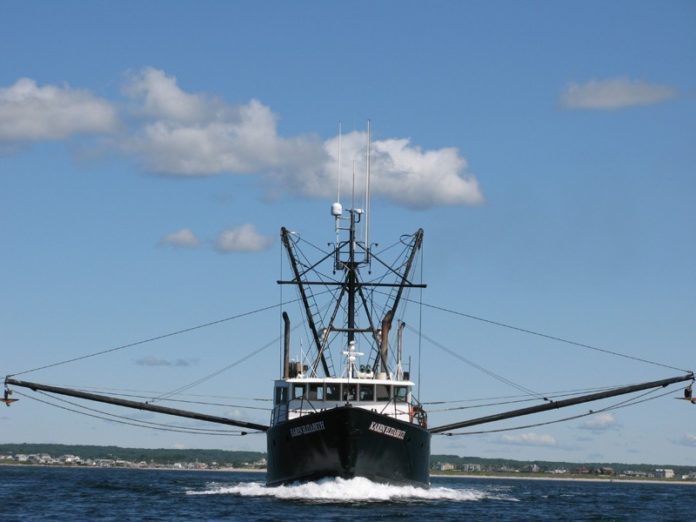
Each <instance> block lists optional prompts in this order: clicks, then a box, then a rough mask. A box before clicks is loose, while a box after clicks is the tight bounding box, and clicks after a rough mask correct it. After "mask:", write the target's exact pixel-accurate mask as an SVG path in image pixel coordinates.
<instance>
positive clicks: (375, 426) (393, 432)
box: [369, 421, 406, 440]
mask: <svg viewBox="0 0 696 522" xmlns="http://www.w3.org/2000/svg"><path fill="white" fill-rule="evenodd" d="M369 429H370V431H374V432H375V433H381V434H383V435H387V436H389V437H394V438H395V439H401V440H403V438H404V437H405V436H406V432H405V431H404V430H397V429H396V428H392V427H391V426H385V425H384V424H380V423H379V422H374V421H373V422H371V423H370V428H369Z"/></svg>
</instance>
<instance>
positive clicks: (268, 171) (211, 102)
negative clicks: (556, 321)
mask: <svg viewBox="0 0 696 522" xmlns="http://www.w3.org/2000/svg"><path fill="white" fill-rule="evenodd" d="M124 91H125V92H126V94H127V95H128V96H130V97H132V98H133V99H134V100H135V101H136V103H139V109H138V111H139V112H140V113H141V114H143V115H144V116H146V120H145V121H144V122H143V125H142V127H141V128H140V129H139V130H138V131H137V133H136V136H133V137H132V138H131V139H130V140H128V142H127V144H126V149H127V150H128V151H130V152H132V153H134V154H136V155H137V156H138V157H139V158H140V159H141V160H142V161H143V163H144V164H145V166H146V168H148V169H149V170H152V171H154V172H158V173H161V174H170V175H181V176H203V175H215V174H221V173H233V174H263V178H264V180H265V181H266V182H268V183H269V184H270V187H269V190H271V191H275V192H278V191H280V189H282V191H283V192H290V193H295V194H299V195H302V196H308V197H323V198H325V197H331V196H333V194H335V191H336V173H337V167H336V165H337V158H336V156H337V140H338V138H337V137H333V138H330V139H328V140H326V141H322V140H320V139H319V138H318V137H316V136H311V135H301V136H296V137H292V138H284V137H281V136H279V135H278V132H277V119H278V118H277V116H276V115H275V114H274V113H273V111H272V110H271V109H270V108H269V107H267V106H266V105H264V104H262V103H261V102H259V101H258V100H251V101H249V102H248V103H245V104H241V105H235V106H231V105H227V104H224V103H223V102H221V101H219V100H215V99H212V98H208V97H205V96H203V95H200V94H188V93H186V92H184V91H183V90H182V89H181V88H179V86H178V85H177V83H176V79H175V78H173V77H171V76H167V75H166V74H165V73H164V72H162V71H158V70H155V69H145V70H144V71H142V72H141V73H140V74H139V75H135V76H133V77H132V78H131V80H130V82H129V84H128V85H127V86H126V88H125V90H124ZM365 143H366V136H365V133H361V132H352V133H349V134H346V135H345V136H343V141H342V144H343V147H342V156H343V158H348V160H347V161H345V160H344V162H343V163H344V168H343V183H342V185H343V187H342V189H343V190H344V193H347V191H348V190H349V188H350V179H351V178H352V176H351V175H350V174H351V171H352V160H353V158H357V159H361V158H364V148H365ZM372 151H373V155H372V187H371V189H372V193H373V195H376V196H382V197H384V198H387V199H390V200H391V201H394V202H395V203H397V204H401V205H404V206H408V207H412V208H427V207H431V206H434V205H461V204H469V205H474V204H480V203H482V202H483V194H482V192H481V189H480V187H479V185H478V182H477V180H476V178H475V177H473V176H472V175H471V174H469V173H468V172H467V162H466V160H465V159H464V158H463V157H461V156H460V154H459V152H458V150H457V149H455V148H442V149H436V150H422V149H421V148H420V147H418V146H416V145H413V144H411V142H410V140H409V139H405V138H391V139H384V140H377V141H375V142H373V144H372ZM358 169H359V176H360V177H359V182H360V183H361V185H360V189H362V187H363V186H364V183H363V182H362V180H364V161H362V160H361V161H359V163H358Z"/></svg>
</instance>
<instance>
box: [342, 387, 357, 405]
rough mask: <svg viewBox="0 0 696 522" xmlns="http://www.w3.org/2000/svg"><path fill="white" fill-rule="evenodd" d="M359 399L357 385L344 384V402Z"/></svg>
mask: <svg viewBox="0 0 696 522" xmlns="http://www.w3.org/2000/svg"><path fill="white" fill-rule="evenodd" d="M357 398H358V385H357V384H344V385H343V400H344V401H354V400H356V399H357Z"/></svg>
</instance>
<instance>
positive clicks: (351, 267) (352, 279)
mask: <svg viewBox="0 0 696 522" xmlns="http://www.w3.org/2000/svg"><path fill="white" fill-rule="evenodd" d="M355 213H356V212H355V209H350V230H349V237H348V263H346V266H347V268H348V344H349V345H350V343H351V341H354V340H355V293H356V289H357V274H356V263H355Z"/></svg>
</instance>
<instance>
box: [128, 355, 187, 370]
mask: <svg viewBox="0 0 696 522" xmlns="http://www.w3.org/2000/svg"><path fill="white" fill-rule="evenodd" d="M197 363H198V360H197V359H174V360H169V359H162V358H159V357H154V356H152V355H148V356H147V357H143V358H142V359H138V360H137V361H135V364H137V365H138V366H177V367H187V366H194V365H196V364H197Z"/></svg>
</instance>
